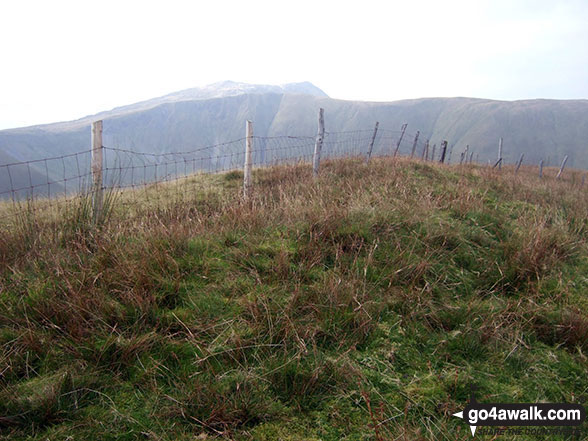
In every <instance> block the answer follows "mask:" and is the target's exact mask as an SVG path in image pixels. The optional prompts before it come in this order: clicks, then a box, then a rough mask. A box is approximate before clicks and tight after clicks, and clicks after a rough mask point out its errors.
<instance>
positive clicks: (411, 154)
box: [410, 130, 421, 158]
mask: <svg viewBox="0 0 588 441" xmlns="http://www.w3.org/2000/svg"><path fill="white" fill-rule="evenodd" d="M420 133H421V132H419V131H418V130H417V132H416V135H414V141H413V143H412V151H411V152H410V157H411V158H412V157H413V156H414V151H415V150H416V146H417V142H418V140H419V135H420Z"/></svg>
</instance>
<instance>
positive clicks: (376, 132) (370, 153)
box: [365, 121, 380, 164]
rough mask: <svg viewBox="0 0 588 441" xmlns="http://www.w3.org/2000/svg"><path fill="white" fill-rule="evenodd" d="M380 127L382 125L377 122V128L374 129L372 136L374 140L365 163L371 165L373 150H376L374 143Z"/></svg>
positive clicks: (371, 142)
mask: <svg viewBox="0 0 588 441" xmlns="http://www.w3.org/2000/svg"><path fill="white" fill-rule="evenodd" d="M379 125H380V123H379V122H378V121H376V127H374V134H373V135H372V139H371V141H370V146H369V148H368V154H367V157H366V158H365V163H366V164H369V162H370V159H371V157H372V150H373V148H374V142H375V140H376V135H377V134H378V126H379Z"/></svg>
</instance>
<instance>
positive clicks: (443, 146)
mask: <svg viewBox="0 0 588 441" xmlns="http://www.w3.org/2000/svg"><path fill="white" fill-rule="evenodd" d="M445 153H447V141H443V142H442V143H441V158H440V159H439V162H440V163H441V164H443V163H444V162H445Z"/></svg>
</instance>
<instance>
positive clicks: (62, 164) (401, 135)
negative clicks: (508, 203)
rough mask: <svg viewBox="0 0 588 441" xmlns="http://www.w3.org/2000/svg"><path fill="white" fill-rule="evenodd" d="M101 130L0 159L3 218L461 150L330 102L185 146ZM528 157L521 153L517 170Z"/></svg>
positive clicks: (466, 157)
mask: <svg viewBox="0 0 588 441" xmlns="http://www.w3.org/2000/svg"><path fill="white" fill-rule="evenodd" d="M102 130H103V128H102V121H97V122H95V123H94V124H93V125H92V132H91V133H92V140H91V148H90V149H87V150H83V151H79V152H75V153H71V154H67V155H61V156H56V157H49V158H43V159H37V160H33V161H23V162H14V163H9V164H3V165H0V199H1V200H3V201H0V221H2V220H5V219H7V218H10V217H14V216H19V215H22V214H23V213H29V212H31V211H32V212H36V211H40V210H45V209H48V208H51V207H56V206H67V205H68V204H70V203H71V202H72V201H77V200H79V199H80V198H81V199H82V200H86V199H87V200H88V204H89V205H91V210H92V215H93V218H94V220H95V221H98V220H99V219H100V216H101V212H102V206H103V203H104V202H103V200H104V194H105V193H106V194H108V192H109V191H111V190H117V191H118V190H125V192H124V193H125V194H126V195H127V197H126V198H125V201H124V202H125V203H127V204H131V203H132V200H133V198H132V197H128V196H129V195H136V194H137V191H142V192H144V199H147V200H148V199H149V198H150V197H151V198H156V197H159V198H161V197H168V196H169V195H166V194H165V193H164V194H162V193H161V192H160V191H159V190H158V189H157V188H156V187H157V186H158V184H160V183H165V182H175V183H176V194H175V195H176V197H177V196H178V195H179V194H180V188H179V183H181V182H186V181H191V182H193V183H195V182H198V177H199V176H200V175H202V174H211V173H221V172H227V171H231V170H240V169H243V194H244V196H245V197H247V196H248V195H249V194H250V192H251V190H252V181H251V170H252V168H253V167H266V166H271V165H277V164H288V163H298V162H306V163H312V165H313V174H314V175H315V176H316V175H318V174H319V173H320V161H321V159H329V158H341V157H361V158H364V160H365V162H366V163H369V161H370V160H371V158H373V157H377V156H392V157H396V156H399V155H401V156H409V157H411V158H415V159H420V160H423V161H439V162H441V163H449V162H451V157H452V154H453V150H454V147H453V146H452V147H449V144H448V142H447V141H446V140H444V141H442V142H441V143H440V145H439V146H438V148H437V145H436V144H433V145H432V146H431V145H430V142H429V139H427V138H426V137H425V136H422V134H421V133H420V132H419V131H416V132H415V133H410V132H409V131H407V124H404V125H403V126H402V127H401V128H400V129H399V130H391V129H386V128H381V127H379V123H377V122H376V123H375V126H374V127H373V128H367V129H365V130H355V131H340V132H329V131H327V130H326V129H325V125H324V112H323V109H320V111H319V118H318V131H317V133H316V134H308V135H307V136H273V137H268V136H256V135H255V134H254V123H253V122H251V121H247V122H246V131H245V133H244V136H243V138H240V139H235V140H232V141H228V142H224V143H219V144H214V145H209V146H203V147H198V148H194V149H192V150H189V151H183V152H162V153H154V152H140V151H135V150H132V149H125V148H118V147H114V146H104V145H103V143H102ZM502 150H503V139H502V138H500V140H499V144H498V158H497V161H496V162H495V163H493V164H492V163H489V166H491V167H493V168H497V167H498V168H499V169H500V168H501V167H502V165H503V162H504V161H503V157H502ZM523 159H524V156H523V155H521V157H520V158H519V161H517V164H516V169H515V173H517V172H518V171H519V169H520V167H521V165H522V163H523ZM566 160H567V157H565V158H564V159H563V161H562V164H561V167H560V170H559V173H558V174H557V176H556V179H560V178H561V176H562V173H563V171H564V167H565V163H566ZM455 162H457V161H455ZM472 162H474V150H473V149H471V148H470V146H469V145H468V146H466V147H465V149H464V150H463V151H462V152H460V157H459V164H460V165H463V164H471V163H472ZM476 162H477V158H476ZM539 177H543V161H541V163H540V164H539ZM199 182H200V183H202V182H204V181H202V180H201V181H199ZM583 184H584V179H583V180H582V185H583ZM33 202H34V203H33Z"/></svg>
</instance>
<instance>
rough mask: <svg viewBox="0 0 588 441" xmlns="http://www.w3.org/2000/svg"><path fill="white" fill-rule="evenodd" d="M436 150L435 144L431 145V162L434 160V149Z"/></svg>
mask: <svg viewBox="0 0 588 441" xmlns="http://www.w3.org/2000/svg"><path fill="white" fill-rule="evenodd" d="M436 148H437V144H433V151H432V152H431V161H434V160H435V149H436Z"/></svg>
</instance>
